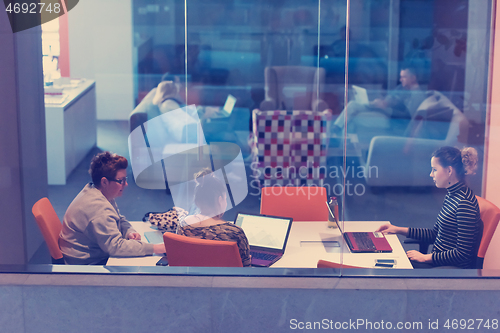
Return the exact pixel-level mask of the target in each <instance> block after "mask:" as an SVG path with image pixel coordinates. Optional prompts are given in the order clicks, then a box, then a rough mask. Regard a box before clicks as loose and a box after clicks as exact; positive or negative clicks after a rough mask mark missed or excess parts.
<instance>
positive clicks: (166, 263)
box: [156, 256, 168, 266]
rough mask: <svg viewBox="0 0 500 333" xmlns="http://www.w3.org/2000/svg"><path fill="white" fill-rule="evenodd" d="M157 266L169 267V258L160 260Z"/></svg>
mask: <svg viewBox="0 0 500 333" xmlns="http://www.w3.org/2000/svg"><path fill="white" fill-rule="evenodd" d="M156 266H168V259H167V256H164V257H162V258H161V259H160V260H158V262H157V263H156Z"/></svg>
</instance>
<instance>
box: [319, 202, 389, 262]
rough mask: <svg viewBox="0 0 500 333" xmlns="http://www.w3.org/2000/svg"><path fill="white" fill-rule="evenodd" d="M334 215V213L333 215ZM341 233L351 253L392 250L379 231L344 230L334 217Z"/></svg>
mask: <svg viewBox="0 0 500 333" xmlns="http://www.w3.org/2000/svg"><path fill="white" fill-rule="evenodd" d="M325 203H326V205H327V207H328V210H329V211H330V214H332V215H333V213H332V211H331V209H330V206H329V205H328V202H326V201H325ZM333 216H334V215H333ZM334 220H335V223H337V226H338V227H339V231H340V233H341V234H342V235H343V237H344V240H345V242H346V243H347V246H348V247H349V250H351V252H352V253H381V252H392V247H391V245H390V244H389V242H388V241H387V239H386V238H385V235H384V234H383V233H381V232H344V231H343V230H342V227H341V226H340V223H339V222H338V220H337V219H334Z"/></svg>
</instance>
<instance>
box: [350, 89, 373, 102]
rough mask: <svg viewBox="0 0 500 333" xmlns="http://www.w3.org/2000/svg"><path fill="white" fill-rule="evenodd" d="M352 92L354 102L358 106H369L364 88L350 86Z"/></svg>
mask: <svg viewBox="0 0 500 333" xmlns="http://www.w3.org/2000/svg"><path fill="white" fill-rule="evenodd" d="M352 90H353V92H354V100H355V101H356V102H358V103H360V104H369V103H370V100H369V99H368V93H367V91H366V89H365V88H362V87H359V86H355V85H352Z"/></svg>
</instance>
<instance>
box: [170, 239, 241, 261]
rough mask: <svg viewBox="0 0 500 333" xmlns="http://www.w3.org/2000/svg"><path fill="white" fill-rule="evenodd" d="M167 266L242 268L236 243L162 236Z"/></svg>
mask: <svg viewBox="0 0 500 333" xmlns="http://www.w3.org/2000/svg"><path fill="white" fill-rule="evenodd" d="M163 241H164V243H165V250H166V252H167V259H168V265H169V266H188V267H243V264H242V262H241V256H240V252H239V250H238V245H237V244H236V242H228V241H218V240H208V239H199V238H192V237H187V236H182V235H176V234H173V233H170V232H166V233H164V234H163Z"/></svg>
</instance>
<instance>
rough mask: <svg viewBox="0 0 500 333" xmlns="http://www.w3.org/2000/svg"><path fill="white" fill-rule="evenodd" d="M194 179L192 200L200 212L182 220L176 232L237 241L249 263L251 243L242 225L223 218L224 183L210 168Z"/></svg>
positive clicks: (242, 256)
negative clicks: (194, 185) (195, 183)
mask: <svg viewBox="0 0 500 333" xmlns="http://www.w3.org/2000/svg"><path fill="white" fill-rule="evenodd" d="M195 179H196V182H197V185H196V188H195V194H194V203H195V204H196V206H197V207H198V208H199V209H200V213H199V214H195V215H190V216H187V217H186V218H185V219H184V220H183V221H182V222H181V224H180V227H179V229H178V231H177V233H178V234H179V235H184V236H188V237H194V238H200V239H211V240H221V241H233V242H236V243H237V244H238V249H239V252H240V256H241V262H242V264H243V266H250V265H251V256H250V246H249V244H248V239H247V237H246V236H245V233H244V232H243V229H241V228H240V227H239V226H237V225H235V224H233V223H229V222H227V221H224V220H223V219H222V215H223V214H224V212H225V211H226V207H227V201H226V200H227V198H226V193H227V190H226V185H225V183H224V182H222V181H221V180H220V179H218V178H216V177H215V176H214V174H213V173H212V171H211V170H209V169H204V170H202V171H200V172H199V173H197V174H196V175H195Z"/></svg>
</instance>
